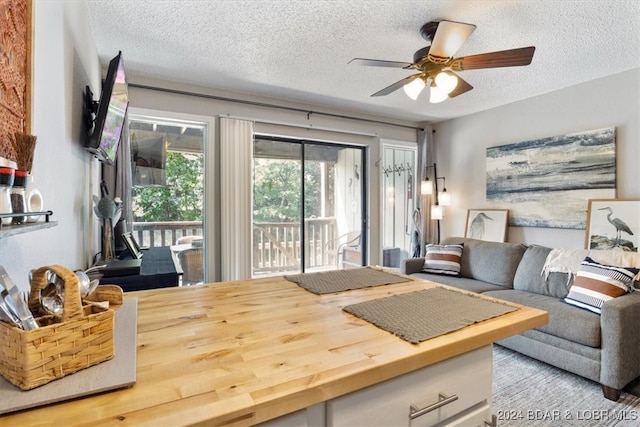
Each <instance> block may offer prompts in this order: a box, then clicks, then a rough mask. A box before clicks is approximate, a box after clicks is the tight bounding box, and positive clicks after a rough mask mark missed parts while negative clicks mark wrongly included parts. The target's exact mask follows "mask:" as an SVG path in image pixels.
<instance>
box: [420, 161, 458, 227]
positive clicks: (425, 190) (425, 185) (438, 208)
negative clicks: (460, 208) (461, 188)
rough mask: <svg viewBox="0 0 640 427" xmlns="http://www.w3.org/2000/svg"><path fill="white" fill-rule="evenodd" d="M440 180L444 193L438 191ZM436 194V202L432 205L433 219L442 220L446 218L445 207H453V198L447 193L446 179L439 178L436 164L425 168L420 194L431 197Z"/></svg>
mask: <svg viewBox="0 0 640 427" xmlns="http://www.w3.org/2000/svg"><path fill="white" fill-rule="evenodd" d="M430 168H433V176H434V179H433V181H431V180H430V179H429V169H430ZM439 179H441V180H442V191H438V180H439ZM434 187H435V189H434ZM434 190H435V191H434ZM434 193H435V201H434V204H433V205H431V219H433V220H440V219H442V218H443V217H444V206H450V205H451V196H450V195H449V193H447V188H446V181H445V177H443V176H438V171H437V168H436V164H435V163H434V164H433V165H429V166H426V167H425V180H424V181H422V182H421V183H420V194H422V195H431V194H434Z"/></svg>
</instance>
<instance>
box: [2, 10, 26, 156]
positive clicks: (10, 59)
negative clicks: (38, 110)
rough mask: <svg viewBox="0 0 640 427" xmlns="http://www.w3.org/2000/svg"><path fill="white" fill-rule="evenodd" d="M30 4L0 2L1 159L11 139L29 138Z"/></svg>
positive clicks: (10, 150)
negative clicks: (24, 135)
mask: <svg viewBox="0 0 640 427" xmlns="http://www.w3.org/2000/svg"><path fill="white" fill-rule="evenodd" d="M31 12H32V0H0V157H4V158H8V159H11V160H15V157H16V156H15V153H14V150H13V147H12V144H11V139H10V138H11V137H12V136H13V134H14V133H15V132H22V133H26V134H31V62H32V57H31V49H32V16H31Z"/></svg>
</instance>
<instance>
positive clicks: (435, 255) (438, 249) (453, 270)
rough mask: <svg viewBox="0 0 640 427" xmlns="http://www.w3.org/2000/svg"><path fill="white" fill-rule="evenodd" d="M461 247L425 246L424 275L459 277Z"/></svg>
mask: <svg viewBox="0 0 640 427" xmlns="http://www.w3.org/2000/svg"><path fill="white" fill-rule="evenodd" d="M462 247H463V245H427V247H426V254H425V258H424V267H423V269H422V270H423V271H424V272H425V273H433V274H445V275H447V276H459V275H460V260H461V258H462Z"/></svg>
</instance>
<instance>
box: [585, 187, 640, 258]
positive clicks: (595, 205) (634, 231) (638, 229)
mask: <svg viewBox="0 0 640 427" xmlns="http://www.w3.org/2000/svg"><path fill="white" fill-rule="evenodd" d="M585 236H586V238H585V243H584V246H585V248H586V249H603V250H622V251H628V252H638V243H640V200H623V199H598V200H595V199H592V200H589V209H588V221H587V232H586V235H585Z"/></svg>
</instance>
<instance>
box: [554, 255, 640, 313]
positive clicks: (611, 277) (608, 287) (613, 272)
mask: <svg viewBox="0 0 640 427" xmlns="http://www.w3.org/2000/svg"><path fill="white" fill-rule="evenodd" d="M638 271H640V270H639V269H637V268H632V267H616V266H612V265H605V264H600V263H598V262H595V261H594V260H593V259H591V258H589V257H585V259H584V261H582V263H581V264H580V268H579V269H578V272H577V273H576V278H575V280H574V281H573V285H572V286H571V289H570V290H569V295H567V297H566V298H565V299H564V301H565V302H567V303H569V304H572V305H575V306H577V307H581V308H585V309H587V310H591V311H593V312H594V313H598V314H600V313H601V311H602V305H603V304H604V303H605V301H609V300H610V299H613V298H617V297H619V296H622V295H624V294H626V293H627V292H630V291H631V288H632V286H633V278H634V277H635V275H636V274H638Z"/></svg>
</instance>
